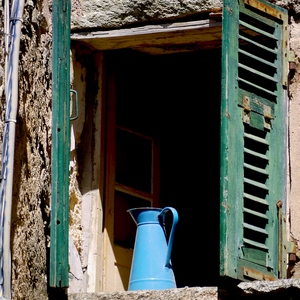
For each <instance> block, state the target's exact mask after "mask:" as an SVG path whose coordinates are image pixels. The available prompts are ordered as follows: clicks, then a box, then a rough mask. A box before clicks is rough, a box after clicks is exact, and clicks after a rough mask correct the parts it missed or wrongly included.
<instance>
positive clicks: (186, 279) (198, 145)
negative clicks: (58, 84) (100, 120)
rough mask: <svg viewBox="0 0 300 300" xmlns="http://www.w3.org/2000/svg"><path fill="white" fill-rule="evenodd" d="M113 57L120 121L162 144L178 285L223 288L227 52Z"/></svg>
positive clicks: (163, 202)
mask: <svg viewBox="0 0 300 300" xmlns="http://www.w3.org/2000/svg"><path fill="white" fill-rule="evenodd" d="M110 55H111V58H112V59H111V60H110V61H111V63H112V64H113V65H114V67H115V68H116V69H117V70H118V71H117V74H118V76H117V120H118V122H119V123H122V124H123V123H124V124H125V123H127V124H128V123H130V122H131V123H132V124H131V127H136V130H139V131H141V132H143V133H144V134H149V135H155V136H156V137H158V138H159V141H160V206H161V207H165V206H172V207H174V208H176V209H177V211H178V214H179V223H178V227H177V231H176V235H175V240H174V246H173V253H172V263H173V269H174V274H175V277H176V283H177V287H184V286H210V285H216V282H217V280H218V272H219V178H220V176H219V170H220V162H219V156H220V153H219V149H220V94H221V49H209V50H201V51H197V52H187V53H176V54H168V55H159V56H154V55H150V54H142V53H139V52H136V51H116V52H111V53H110ZM131 221H132V220H131Z"/></svg>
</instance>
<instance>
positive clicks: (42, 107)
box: [1, 0, 52, 300]
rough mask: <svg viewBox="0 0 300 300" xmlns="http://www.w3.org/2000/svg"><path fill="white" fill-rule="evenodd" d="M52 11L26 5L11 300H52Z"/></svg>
mask: <svg viewBox="0 0 300 300" xmlns="http://www.w3.org/2000/svg"><path fill="white" fill-rule="evenodd" d="M50 9H51V7H50V6H49V3H48V1H47V0H43V1H40V0H30V1H26V4H25V11H24V15H23V27H22V36H21V44H20V61H19V110H18V117H17V127H16V128H17V130H16V147H15V167H14V187H13V209H12V239H11V247H12V297H13V299H40V300H42V299H48V296H47V259H48V250H49V248H48V246H49V231H50V229H49V215H50V193H51V190H50V181H51V179H50V172H51V165H50V159H51V94H52V93H51V44H52V36H51V18H52V16H51V12H50ZM1 54H2V53H1ZM1 84H2V85H3V82H1ZM1 115H2V113H1ZM2 120H3V119H2Z"/></svg>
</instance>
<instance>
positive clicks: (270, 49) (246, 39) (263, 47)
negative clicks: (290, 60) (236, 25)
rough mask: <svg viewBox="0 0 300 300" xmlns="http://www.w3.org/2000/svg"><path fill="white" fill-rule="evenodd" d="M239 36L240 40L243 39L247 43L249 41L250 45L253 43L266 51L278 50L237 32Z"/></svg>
mask: <svg viewBox="0 0 300 300" xmlns="http://www.w3.org/2000/svg"><path fill="white" fill-rule="evenodd" d="M239 38H240V39H242V40H244V41H245V42H248V43H250V44H252V45H255V46H257V47H259V48H261V49H264V50H266V51H268V52H270V53H273V54H276V53H277V51H278V50H277V49H272V48H269V47H266V46H264V45H262V44H260V43H257V42H255V41H253V40H251V39H248V38H247V37H245V36H243V35H242V34H239Z"/></svg>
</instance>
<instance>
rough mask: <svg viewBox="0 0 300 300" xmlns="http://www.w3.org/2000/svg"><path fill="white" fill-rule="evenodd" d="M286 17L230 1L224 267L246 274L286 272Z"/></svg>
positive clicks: (261, 4) (226, 12)
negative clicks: (281, 219) (282, 245)
mask: <svg viewBox="0 0 300 300" xmlns="http://www.w3.org/2000/svg"><path fill="white" fill-rule="evenodd" d="M287 18H288V16H287V11H286V10H284V9H282V8H280V7H277V6H275V5H272V4H271V3H268V2H266V1H258V0H240V1H238V0H225V1H224V9H223V33H222V35H223V45H222V51H223V52H222V107H221V206H220V213H221V215H220V216H221V218H220V223H221V228H220V266H221V267H220V274H221V275H226V276H230V277H233V278H238V279H241V280H251V279H260V280H263V279H266V280H272V279H275V278H278V277H284V275H283V274H279V273H280V272H279V271H280V265H279V263H278V262H279V260H280V259H281V256H280V253H281V251H280V250H279V246H278V243H279V240H281V239H279V238H278V237H279V234H280V232H281V231H280V230H278V228H279V225H281V224H279V222H278V219H279V218H278V216H279V214H280V213H281V211H279V210H278V207H277V204H278V203H279V202H278V201H279V200H280V201H281V202H280V203H283V210H284V209H285V176H286V175H285V174H286V169H285V165H286V158H285V152H286V142H285V136H286V124H285V115H286V100H285V99H286V85H287V82H286V81H287V68H286V65H287V61H286V59H285V58H286V57H287V22H288V19H287Z"/></svg>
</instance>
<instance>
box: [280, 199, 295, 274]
mask: <svg viewBox="0 0 300 300" xmlns="http://www.w3.org/2000/svg"><path fill="white" fill-rule="evenodd" d="M276 206H277V210H278V250H279V251H278V277H279V278H287V277H288V273H287V272H288V266H290V265H293V264H294V263H295V261H296V244H295V243H294V242H292V241H288V239H287V235H286V216H285V215H284V214H283V213H282V201H281V200H278V201H277V203H276ZM287 260H288V261H287Z"/></svg>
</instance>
